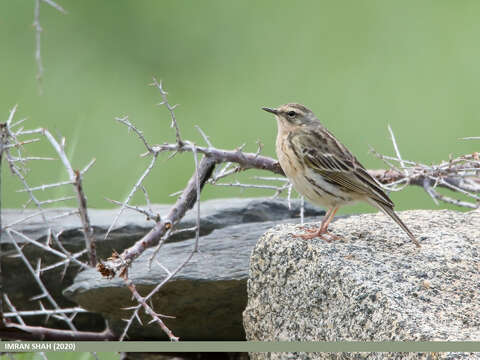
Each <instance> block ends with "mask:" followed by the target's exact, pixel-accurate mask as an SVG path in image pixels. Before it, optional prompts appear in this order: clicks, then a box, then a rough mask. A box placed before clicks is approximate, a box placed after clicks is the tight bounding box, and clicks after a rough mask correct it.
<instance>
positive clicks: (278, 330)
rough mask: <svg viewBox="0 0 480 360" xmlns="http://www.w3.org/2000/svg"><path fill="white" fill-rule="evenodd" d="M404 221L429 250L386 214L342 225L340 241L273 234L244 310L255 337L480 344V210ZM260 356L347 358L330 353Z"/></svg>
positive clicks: (255, 267)
mask: <svg viewBox="0 0 480 360" xmlns="http://www.w3.org/2000/svg"><path fill="white" fill-rule="evenodd" d="M400 217H401V218H402V219H403V220H404V221H405V222H406V224H407V225H408V226H409V227H410V229H411V230H412V231H413V232H414V233H415V234H417V236H418V238H419V240H420V242H421V244H422V248H420V249H417V248H416V247H415V246H414V245H413V243H411V242H410V240H409V239H408V237H407V236H406V235H405V234H404V233H403V231H402V230H401V229H400V228H399V227H398V226H397V225H396V224H395V223H394V222H393V221H392V220H391V219H390V218H387V217H386V216H385V215H383V214H364V215H358V216H351V217H348V218H345V219H339V220H337V221H336V222H335V223H333V224H332V225H331V230H332V232H333V233H335V234H337V235H339V236H341V237H342V240H339V241H334V242H331V243H328V242H325V241H324V240H321V239H318V238H316V239H313V240H302V239H300V238H294V237H292V236H291V235H290V233H292V232H298V231H299V229H298V226H297V225H279V226H277V227H276V228H274V229H271V230H269V231H268V232H267V233H266V234H265V235H263V236H262V237H261V239H260V240H259V242H258V243H257V245H256V247H255V249H254V251H253V254H252V258H251V263H250V279H249V281H248V305H247V307H246V309H245V311H244V313H243V320H244V327H245V331H246V335H247V339H248V340H260V341H277V340H280V341H299V340H302V341H305V340H306V341H312V340H317V341H339V340H349V341H354V340H355V341H387V340H395V341H396V340H398V341H407V340H408V341H479V340H480V271H479V270H480V258H479V252H480V227H479V223H480V212H479V211H472V212H469V213H460V212H454V211H447V210H442V211H435V212H432V211H422V210H418V211H409V212H403V213H400ZM251 355H252V358H253V359H277V358H279V359H280V358H285V359H287V358H292V359H293V358H295V359H296V358H301V359H310V358H312V359H314V358H315V359H317V358H318V359H323V358H345V356H344V355H342V354H326V353H324V354H321V353H319V354H317V355H313V354H310V355H305V354H304V355H302V356H300V355H298V354H297V355H298V357H295V356H294V355H292V354H290V355H288V354H283V355H282V354H277V355H273V354H267V353H258V354H251ZM364 355H365V354H363V355H362V354H360V353H359V354H357V355H356V356H354V358H364ZM423 355H425V356H423ZM423 355H422V356H421V357H423V358H426V354H423ZM443 355H444V356H446V358H448V356H450V355H448V354H443ZM443 355H442V356H443ZM291 356H294V357H291ZM379 356H380V355H378V354H377V355H375V354H371V355H369V357H368V358H371V359H376V358H380V357H379ZM381 356H383V355H381ZM459 356H460V355H459ZM382 358H383V357H382ZM389 358H398V359H405V358H418V354H391V356H390V357H389ZM468 358H471V357H468Z"/></svg>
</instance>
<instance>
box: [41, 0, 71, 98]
mask: <svg viewBox="0 0 480 360" xmlns="http://www.w3.org/2000/svg"><path fill="white" fill-rule="evenodd" d="M41 2H44V3H45V4H48V5H50V6H51V7H53V8H54V9H56V10H57V11H59V12H60V13H62V14H66V13H67V12H66V11H65V10H64V9H63V8H62V7H61V6H60V5H58V4H57V3H56V2H54V1H53V0H35V9H34V14H33V28H34V29H35V61H36V63H37V81H38V86H39V91H40V93H42V86H41V80H42V78H43V63H42V54H41V34H42V31H43V29H42V26H41V25H40V3H41Z"/></svg>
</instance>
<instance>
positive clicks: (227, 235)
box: [64, 218, 313, 340]
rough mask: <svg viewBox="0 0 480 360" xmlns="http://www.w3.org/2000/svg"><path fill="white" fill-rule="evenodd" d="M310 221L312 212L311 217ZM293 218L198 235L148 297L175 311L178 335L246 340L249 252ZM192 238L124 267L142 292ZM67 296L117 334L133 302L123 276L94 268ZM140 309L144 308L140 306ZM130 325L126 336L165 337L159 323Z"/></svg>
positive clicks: (156, 281) (150, 251)
mask: <svg viewBox="0 0 480 360" xmlns="http://www.w3.org/2000/svg"><path fill="white" fill-rule="evenodd" d="M309 219H310V221H312V220H313V218H309ZM291 221H292V219H286V220H280V221H267V222H262V223H246V224H239V225H234V226H228V227H225V228H223V229H218V230H215V231H213V232H212V233H211V234H209V235H206V236H202V237H201V238H200V252H199V253H198V254H195V255H194V257H193V258H192V260H191V261H190V262H189V263H188V264H187V265H186V266H185V267H184V268H183V269H182V270H181V271H180V272H179V273H178V274H177V275H176V276H174V277H173V278H172V279H171V280H170V281H169V282H168V283H166V284H165V285H164V286H163V287H162V289H161V290H160V291H159V292H158V293H157V294H156V295H155V296H153V298H152V303H153V306H154V309H155V310H156V311H158V312H160V313H162V314H167V315H172V316H175V317H176V318H175V319H165V322H166V324H167V326H168V327H169V328H170V329H171V330H172V331H173V333H174V334H175V336H179V337H180V339H182V340H244V339H245V332H244V330H243V325H242V312H243V310H244V309H245V306H246V303H247V289H246V287H247V278H248V266H249V260H250V254H251V252H252V249H253V248H254V246H255V244H256V242H257V240H258V239H259V238H260V236H262V234H263V233H265V232H266V231H267V230H268V229H270V228H271V227H272V226H276V225H278V224H279V223H282V222H291ZM193 246H194V239H190V240H185V241H182V242H175V243H168V244H165V245H163V246H162V248H161V250H160V252H159V253H158V256H157V257H156V258H155V259H156V260H154V261H153V262H152V267H151V268H150V266H149V264H150V259H151V257H152V255H153V252H154V249H148V250H147V251H145V252H144V253H143V254H142V255H141V256H140V257H139V258H138V259H137V260H136V261H134V262H133V264H132V266H131V267H130V269H129V271H128V276H129V278H130V279H131V280H132V281H133V283H134V284H135V286H136V287H137V289H139V291H140V292H141V294H142V295H146V294H148V293H149V292H150V291H151V290H152V289H153V288H154V287H155V286H156V285H157V284H159V283H161V282H162V280H163V279H164V278H165V277H166V272H165V270H164V269H163V268H162V267H161V266H159V265H158V263H157V261H158V262H159V263H161V264H162V265H163V266H164V267H166V268H167V269H169V270H170V271H173V269H175V268H176V267H177V266H178V265H179V264H181V263H182V262H183V260H184V259H185V258H186V257H187V256H188V254H189V253H190V252H191V251H192V249H193ZM64 294H65V296H67V297H68V298H69V299H70V300H72V301H74V302H75V303H77V304H79V305H80V306H82V307H83V308H84V309H87V310H89V311H92V312H95V313H100V314H102V316H104V317H106V318H107V319H109V325H110V328H111V329H112V330H113V332H114V333H117V334H121V333H122V331H123V329H124V327H125V322H124V321H123V320H122V319H125V318H127V317H128V314H129V312H127V311H125V310H122V309H124V308H127V307H130V306H132V305H135V303H134V302H132V300H131V299H132V295H131V292H130V291H129V290H128V289H127V288H126V286H125V283H124V281H123V280H122V279H119V278H114V279H106V278H103V277H101V275H100V274H99V273H98V272H97V271H96V270H95V269H90V270H86V271H83V272H81V273H80V274H78V276H77V277H76V278H75V280H74V282H73V284H72V285H71V286H70V287H69V288H68V289H66V291H65V292H64ZM141 313H142V314H143V311H142V312H141ZM149 321H150V319H149V318H148V317H144V316H142V322H143V324H144V325H143V326H137V325H138V323H137V324H135V326H133V327H132V329H131V331H129V339H131V340H134V339H143V340H147V339H150V340H153V339H166V337H165V334H164V333H163V331H162V330H161V329H160V328H159V326H158V325H156V324H153V325H146V324H147V323H148V322H149Z"/></svg>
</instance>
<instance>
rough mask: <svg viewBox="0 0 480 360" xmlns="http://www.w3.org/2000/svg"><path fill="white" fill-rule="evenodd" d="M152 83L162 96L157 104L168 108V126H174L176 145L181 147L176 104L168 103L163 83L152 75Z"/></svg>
mask: <svg viewBox="0 0 480 360" xmlns="http://www.w3.org/2000/svg"><path fill="white" fill-rule="evenodd" d="M152 85H153V86H155V87H156V88H157V89H158V91H160V95H161V96H162V102H160V103H159V104H158V105H165V106H166V108H167V109H168V112H169V113H170V118H171V119H172V123H171V124H170V127H171V128H175V136H176V138H177V145H178V146H179V147H181V146H182V145H183V141H182V138H181V137H180V129H179V128H178V123H177V119H176V117H175V111H174V110H175V108H176V107H177V105H173V106H172V105H170V103H169V102H168V99H167V95H168V93H167V92H166V91H165V89H164V88H163V85H162V82H161V81H160V82H158V81H157V79H156V78H155V77H154V78H153V83H152ZM207 143H208V142H207Z"/></svg>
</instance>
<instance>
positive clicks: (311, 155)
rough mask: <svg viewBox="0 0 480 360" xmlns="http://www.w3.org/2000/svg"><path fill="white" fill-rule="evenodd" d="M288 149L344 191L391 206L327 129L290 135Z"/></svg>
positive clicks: (377, 185) (370, 177)
mask: <svg viewBox="0 0 480 360" xmlns="http://www.w3.org/2000/svg"><path fill="white" fill-rule="evenodd" d="M289 141H290V144H291V146H292V147H293V148H294V149H295V152H296V153H297V154H298V155H299V156H300V157H302V158H303V161H304V162H305V164H306V165H307V166H309V167H310V168H311V169H312V170H313V171H315V172H317V173H319V174H320V175H322V176H323V178H324V179H325V180H326V181H329V182H331V183H332V184H334V185H337V186H340V187H341V188H343V190H344V191H346V192H354V193H357V194H365V195H367V196H369V197H370V198H372V199H373V200H376V201H379V202H381V203H382V204H384V205H387V206H389V207H393V202H392V201H391V200H390V198H389V197H388V195H387V194H385V192H384V191H383V190H382V188H381V187H380V185H379V183H378V182H377V181H376V180H375V179H374V178H373V177H372V176H371V175H370V174H369V173H368V172H367V170H365V168H364V167H363V166H362V164H360V162H359V161H358V160H357V159H356V158H355V156H353V155H352V153H350V151H349V150H348V149H347V148H346V147H345V146H344V145H343V144H341V143H340V142H339V141H338V140H337V139H336V138H335V137H334V136H333V135H332V134H331V133H330V132H329V131H328V130H326V129H325V128H321V129H312V128H309V129H308V128H307V129H302V130H301V131H298V132H294V133H291V136H289Z"/></svg>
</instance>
